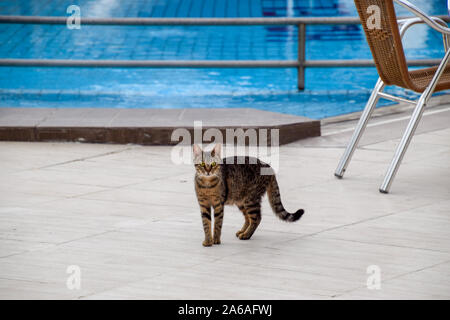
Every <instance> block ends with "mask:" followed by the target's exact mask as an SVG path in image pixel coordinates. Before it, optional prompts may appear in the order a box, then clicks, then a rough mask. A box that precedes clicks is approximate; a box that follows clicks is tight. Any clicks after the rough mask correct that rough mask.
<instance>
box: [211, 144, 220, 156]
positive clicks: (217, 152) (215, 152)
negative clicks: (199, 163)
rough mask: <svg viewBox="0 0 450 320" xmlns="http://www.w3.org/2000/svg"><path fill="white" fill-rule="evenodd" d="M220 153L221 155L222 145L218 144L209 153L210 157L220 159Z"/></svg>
mask: <svg viewBox="0 0 450 320" xmlns="http://www.w3.org/2000/svg"><path fill="white" fill-rule="evenodd" d="M221 153H222V145H221V144H220V143H217V144H216V145H215V146H214V149H212V151H211V156H213V157H215V156H217V157H219V158H220V155H221Z"/></svg>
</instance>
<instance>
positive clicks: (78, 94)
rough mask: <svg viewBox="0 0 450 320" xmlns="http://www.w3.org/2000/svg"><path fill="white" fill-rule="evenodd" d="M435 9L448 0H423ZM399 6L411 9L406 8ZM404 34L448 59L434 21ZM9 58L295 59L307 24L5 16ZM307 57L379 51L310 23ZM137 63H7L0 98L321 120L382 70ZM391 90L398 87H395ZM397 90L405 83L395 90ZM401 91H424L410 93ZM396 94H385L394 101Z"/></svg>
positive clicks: (48, 10) (264, 7)
mask: <svg viewBox="0 0 450 320" xmlns="http://www.w3.org/2000/svg"><path fill="white" fill-rule="evenodd" d="M411 2H412V3H414V4H416V5H418V6H419V7H421V8H422V9H423V10H424V11H426V12H427V13H429V14H446V11H447V7H446V2H445V1H441V0H416V1H411ZM70 4H75V5H78V6H79V7H80V8H81V15H82V16H84V17H284V16H356V15H357V13H356V10H355V7H354V4H353V0H314V1H312V0H304V1H303V0H245V1H244V0H240V1H238V0H207V1H206V0H138V1H127V2H125V1H118V0H98V1H94V0H79V1H70ZM68 5H69V4H68V3H66V2H64V1H58V0H55V1H52V0H50V1H42V0H12V1H11V0H10V1H0V14H2V15H50V16H67V14H66V9H67V6H68ZM398 14H399V15H405V14H406V12H405V11H404V10H402V9H399V10H398ZM414 28H415V29H414V31H413V32H410V33H409V34H407V36H406V37H405V42H404V43H405V50H406V53H407V56H408V57H410V58H417V59H420V58H440V57H442V56H443V50H442V40H441V38H440V35H439V34H438V33H437V32H435V31H432V30H431V29H430V28H426V27H424V26H416V27H414ZM0 29H1V32H0V42H1V46H0V58H36V59H50V58H54V59H170V60H172V59H179V60H182V59H196V60H204V59H206V60H207V59H211V60H216V59H217V60H219V59H243V60H246V59H267V60H269V59H273V60H295V59H296V57H297V28H296V27H294V26H247V27H237V26H236V27H204V26H201V27H200V26H196V27H195V26H192V27H127V26H120V27H119V26H82V28H81V29H80V30H76V29H74V30H69V29H67V28H66V27H65V26H55V25H15V24H0ZM306 44H307V46H306V57H307V59H368V58H371V55H370V51H369V48H368V46H367V44H366V41H365V38H364V34H363V32H362V30H361V28H360V27H359V26H354V25H349V26H337V25H335V26H308V29H307V43H306ZM305 77H306V80H305V83H306V85H305V88H306V89H305V91H304V92H298V91H297V88H296V81H297V80H296V79H297V75H296V70H295V69H135V68H129V69H127V68H120V69H117V68H110V69H103V68H99V69H95V68H36V67H0V107H112V108H193V107H200V108H207V107H224V108H243V107H251V108H258V109H261V110H269V111H277V112H282V113H289V114H295V115H302V116H307V117H310V118H314V119H322V118H325V117H330V116H335V115H340V114H345V113H350V112H354V111H358V110H361V109H362V108H363V107H364V104H365V102H366V101H367V99H368V97H369V94H370V90H371V88H372V87H373V85H374V84H375V81H376V79H377V73H376V70H375V69H374V68H320V69H306V74H305ZM388 91H389V90H388ZM397 93H398V92H397ZM401 93H402V95H403V96H407V97H412V96H414V95H412V94H410V93H406V92H401ZM384 103H386V102H384Z"/></svg>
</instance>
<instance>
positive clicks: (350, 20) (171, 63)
mask: <svg viewBox="0 0 450 320" xmlns="http://www.w3.org/2000/svg"><path fill="white" fill-rule="evenodd" d="M438 17H439V18H441V19H442V20H444V21H447V22H448V21H450V17H448V16H444V15H441V16H438ZM408 18H411V17H399V19H408ZM67 19H68V17H52V16H2V15H0V23H9V24H12V23H17V24H59V25H65V24H66V23H67ZM80 24H81V25H127V26H229V25H232V26H256V25H296V26H297V27H298V31H299V32H298V40H297V44H298V56H297V60H71V59H0V66H45V67H107V68H111V67H132V68H296V69H297V87H298V89H299V90H303V89H304V88H305V68H306V67H308V68H311V67H312V68H320V67H372V66H375V64H374V62H373V60H372V59H369V60H367V59H364V60H363V59H355V60H306V59H305V47H306V25H326V24H328V25H330V24H333V25H334V24H360V20H359V18H358V17H305V18H80ZM439 62H440V59H420V60H410V61H408V65H410V66H430V65H437V64H439Z"/></svg>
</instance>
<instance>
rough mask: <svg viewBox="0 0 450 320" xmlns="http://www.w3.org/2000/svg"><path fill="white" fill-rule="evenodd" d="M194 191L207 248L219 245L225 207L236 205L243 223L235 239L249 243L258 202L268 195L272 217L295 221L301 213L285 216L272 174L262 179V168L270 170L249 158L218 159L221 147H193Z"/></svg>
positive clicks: (256, 220)
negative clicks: (211, 148)
mask: <svg viewBox="0 0 450 320" xmlns="http://www.w3.org/2000/svg"><path fill="white" fill-rule="evenodd" d="M193 151H194V165H195V170H196V173H195V191H196V193H197V200H198V203H199V205H200V211H201V214H202V221H203V229H204V231H205V241H203V245H204V246H205V247H209V246H211V245H213V244H220V234H221V230H222V222H223V210H224V205H226V204H227V205H231V204H235V205H237V207H238V208H239V210H241V212H242V213H243V214H244V218H245V222H244V225H243V226H242V228H241V230H239V231H238V232H237V233H236V236H237V237H238V238H239V239H241V240H247V239H250V238H251V236H252V235H253V233H254V232H255V230H256V228H257V227H258V225H259V223H260V222H261V199H262V196H263V195H264V193H266V192H267V194H268V198H269V202H270V206H271V207H272V210H273V212H274V213H275V215H276V216H277V217H278V218H280V219H281V220H284V221H290V222H293V221H297V220H298V219H300V217H301V216H302V215H303V213H304V210H303V209H300V210H297V212H295V213H289V212H287V211H286V210H285V209H284V207H283V205H282V204H281V198H280V190H279V189H278V184H277V180H276V178H275V174H271V175H262V174H261V172H260V171H261V168H266V169H269V170H272V169H271V168H270V166H269V165H268V164H266V163H264V162H262V161H260V160H259V159H256V158H250V157H233V158H225V159H222V158H221V154H220V153H221V146H220V145H219V144H216V146H215V147H214V149H213V150H212V151H211V152H204V151H203V150H202V149H201V148H200V147H199V146H198V145H194V147H193ZM211 207H212V208H213V209H214V236H213V235H212V234H211Z"/></svg>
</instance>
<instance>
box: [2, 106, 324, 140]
mask: <svg viewBox="0 0 450 320" xmlns="http://www.w3.org/2000/svg"><path fill="white" fill-rule="evenodd" d="M194 121H202V128H203V131H205V130H207V129H209V128H217V129H219V130H220V131H221V132H222V134H225V130H226V129H228V128H231V129H238V128H241V129H244V130H247V129H262V128H265V129H269V130H270V129H279V130H280V131H279V137H280V145H281V144H286V143H290V142H293V141H297V140H300V139H304V138H309V137H316V136H320V121H318V120H311V119H308V118H305V117H299V116H293V115H286V114H281V113H275V112H268V111H261V110H256V109H250V108H242V109H214V108H211V109H210V108H208V109H203V108H193V109H105V108H62V109H55V108H0V140H2V141H81V142H93V143H121V144H124V143H134V144H142V145H173V144H177V143H178V142H177V141H175V142H173V141H171V135H172V132H173V131H174V130H175V129H178V128H186V129H187V130H188V131H189V132H190V133H191V136H192V137H193V132H194ZM268 142H269V144H270V137H268Z"/></svg>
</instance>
